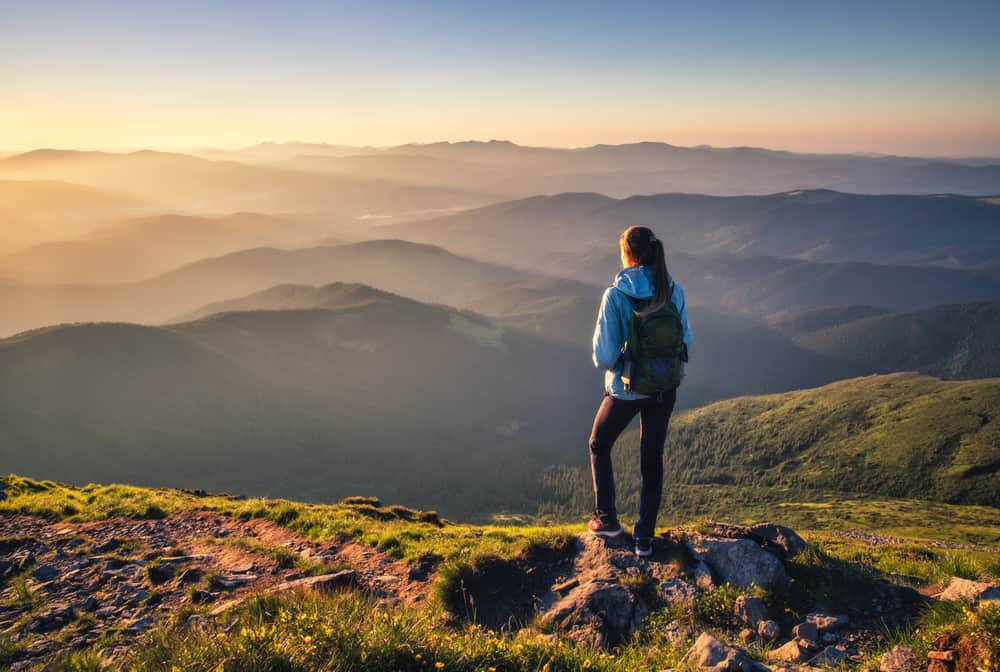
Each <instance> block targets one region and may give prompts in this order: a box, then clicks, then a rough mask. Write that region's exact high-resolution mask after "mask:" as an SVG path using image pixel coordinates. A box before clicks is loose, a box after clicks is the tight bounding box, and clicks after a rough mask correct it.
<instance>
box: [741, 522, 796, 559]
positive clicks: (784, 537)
mask: <svg viewBox="0 0 1000 672" xmlns="http://www.w3.org/2000/svg"><path fill="white" fill-rule="evenodd" d="M750 535H751V537H753V538H754V539H755V540H756V541H758V542H763V543H765V544H766V545H768V546H773V547H777V548H780V549H781V552H782V555H783V556H784V557H785V558H794V557H795V556H796V555H798V554H799V553H802V552H803V551H806V550H808V549H809V544H808V543H807V542H806V540H805V539H803V538H802V537H800V536H799V535H798V534H797V533H796V532H795V530H793V529H791V528H789V527H785V526H784V525H776V524H774V523H762V524H760V525H754V526H753V527H751V528H750Z"/></svg>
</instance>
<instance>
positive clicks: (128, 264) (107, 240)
mask: <svg viewBox="0 0 1000 672" xmlns="http://www.w3.org/2000/svg"><path fill="white" fill-rule="evenodd" d="M321 236H326V244H327V245H333V244H335V241H336V238H335V237H331V236H329V235H328V234H327V232H326V231H325V230H324V229H323V228H322V227H321V226H320V225H318V224H315V223H309V222H305V223H303V222H300V221H295V220H289V219H285V218H282V217H274V216H270V215H261V214H255V213H237V214H233V215H227V216H225V217H211V218H209V217H192V216H184V215H158V216H156V217H143V218H136V219H127V220H122V221H117V222H114V223H112V224H109V225H107V226H104V227H102V228H100V229H98V230H96V231H93V232H90V233H88V234H85V235H83V236H81V237H78V238H73V239H68V240H57V241H53V242H47V243H39V244H37V245H33V246H31V247H28V248H26V249H23V250H20V251H18V252H17V253H15V254H11V255H8V256H0V273H3V274H4V275H7V276H8V277H11V278H16V279H18V280H19V281H21V282H25V283H45V284H73V283H84V284H87V283H111V282H132V281H137V280H143V279H146V278H150V277H152V276H154V275H157V274H159V273H164V272H166V271H168V270H172V269H174V268H177V267H178V266H181V265H184V264H188V263H191V262H194V261H197V260H200V259H204V258H206V257H215V256H219V255H222V254H226V253H228V252H236V251H239V250H244V249H247V248H256V247H269V246H275V247H302V246H303V245H307V244H309V243H311V242H313V241H315V240H316V239H317V238H319V237H321ZM341 242H343V241H341Z"/></svg>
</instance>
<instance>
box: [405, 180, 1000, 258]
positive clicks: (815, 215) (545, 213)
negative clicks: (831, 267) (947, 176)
mask: <svg viewBox="0 0 1000 672" xmlns="http://www.w3.org/2000/svg"><path fill="white" fill-rule="evenodd" d="M634 224H640V225H644V226H649V227H651V228H653V230H654V231H656V232H657V233H658V234H659V235H660V236H661V237H662V238H663V240H664V242H665V244H666V245H667V248H668V250H669V251H670V252H671V253H672V254H677V253H685V254H693V255H699V256H704V255H714V254H720V253H726V254H740V255H742V256H777V257H796V258H800V259H803V260H810V261H822V262H848V261H854V262H870V263H880V264H912V265H917V264H920V265H936V266H945V267H975V266H979V265H989V264H992V263H994V262H996V261H997V259H998V258H1000V204H998V203H997V202H996V201H995V199H980V198H969V197H962V196H948V195H945V196H863V195H858V194H845V193H838V192H833V191H794V192H788V193H780V194H772V195H769V196H742V197H730V198H721V197H713V196H703V195H693V194H660V195H656V196H634V197H631V198H626V199H623V200H615V199H611V198H608V197H605V196H600V195H598V194H560V195H558V196H550V197H544V196H538V197H532V198H527V199H524V200H520V201H511V202H505V203H500V204H496V205H491V206H487V207H484V208H479V209H475V210H471V211H468V212H462V213H458V214H455V215H449V216H446V217H442V218H438V219H432V220H429V221H425V222H415V223H409V224H403V225H399V226H396V227H392V228H390V229H389V232H390V235H391V237H399V238H405V239H408V240H416V241H420V242H428V243H434V244H437V245H442V246H444V247H447V248H448V249H450V250H454V251H455V252H458V253H460V254H468V255H471V256H475V257H479V258H482V259H488V260H490V261H496V262H500V263H508V264H512V265H525V264H542V263H546V262H547V261H548V259H549V258H550V257H551V255H552V254H553V253H575V254H580V253H585V252H589V251H590V250H592V249H593V248H594V247H595V246H597V245H600V244H608V245H610V246H613V244H614V241H616V240H617V236H618V234H620V233H621V231H622V230H623V229H625V228H626V227H627V226H631V225H634Z"/></svg>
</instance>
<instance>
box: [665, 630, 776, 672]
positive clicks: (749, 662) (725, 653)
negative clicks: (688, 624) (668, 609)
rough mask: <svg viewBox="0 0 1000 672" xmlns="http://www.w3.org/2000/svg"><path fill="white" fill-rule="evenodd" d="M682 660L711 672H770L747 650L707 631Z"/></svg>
mask: <svg viewBox="0 0 1000 672" xmlns="http://www.w3.org/2000/svg"><path fill="white" fill-rule="evenodd" d="M682 662H683V663H685V664H687V665H690V666H691V667H697V668H698V669H701V670H710V671H711V672H769V670H768V668H767V667H765V666H763V665H761V664H760V663H758V662H757V661H756V660H754V659H753V658H751V657H750V655H749V654H748V653H747V652H746V651H745V650H743V649H741V648H739V647H736V646H729V645H727V644H723V643H722V642H720V641H719V640H718V639H716V638H715V637H713V636H712V635H710V634H709V633H707V632H703V633H701V635H700V636H699V637H698V639H697V640H696V641H695V643H694V645H693V646H692V647H691V648H690V649H689V650H688V652H687V653H686V654H685V655H684V658H683V660H682Z"/></svg>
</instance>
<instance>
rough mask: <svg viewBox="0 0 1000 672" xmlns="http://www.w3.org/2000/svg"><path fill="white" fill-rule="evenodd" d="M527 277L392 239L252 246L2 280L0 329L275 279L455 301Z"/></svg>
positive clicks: (128, 316) (136, 308)
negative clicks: (156, 265) (51, 280)
mask: <svg viewBox="0 0 1000 672" xmlns="http://www.w3.org/2000/svg"><path fill="white" fill-rule="evenodd" d="M526 277H531V274H530V273H527V272H524V271H515V270H511V269H507V268H503V267H499V266H494V265H491V264H488V263H483V262H480V261H475V260H472V259H467V258H463V257H459V256H456V255H453V254H450V253H448V252H446V251H445V250H442V249H440V248H436V247H433V246H429V245H419V244H414V243H408V242H403V241H398V240H377V241H368V242H364V243H357V244H351V245H341V246H335V247H310V248H301V249H296V250H279V249H274V248H258V249H252V250H242V251H239V252H234V253H231V254H227V255H223V256H221V257H214V258H211V259H204V260H200V261H197V262H193V263H190V264H187V265H185V266H182V267H180V268H177V269H174V270H172V271H169V272H167V273H163V274H161V275H158V276H156V277H153V278H150V279H148V280H144V281H142V282H135V283H117V284H107V285H86V284H72V285H42V284H21V283H8V284H7V285H6V286H5V287H4V288H3V292H0V335H2V334H8V335H9V334H14V333H17V332H19V331H23V330H25V329H31V328H35V327H40V326H44V325H51V324H59V323H63V322H82V321H87V322H91V321H129V322H147V323H157V322H162V321H164V320H168V319H171V318H173V317H174V316H176V315H179V314H181V313H184V312H187V311H190V310H194V309H195V308H198V307H200V306H202V305H205V304H208V303H213V302H216V301H223V300H228V299H232V298H234V297H239V296H244V295H246V294H249V293H252V292H258V291H262V290H265V289H268V288H270V287H273V286H275V285H281V284H309V285H323V284H328V283H331V282H338V281H340V282H360V283H364V284H367V285H371V286H373V287H377V288H378V289H382V290H384V291H390V292H396V293H398V294H402V295H405V296H408V297H411V298H416V299H419V300H425V301H440V302H451V303H461V301H462V299H463V298H465V297H466V296H469V295H471V294H474V293H475V292H476V290H477V288H478V287H480V286H482V285H489V284H491V283H499V282H508V281H512V280H518V279H523V278H526Z"/></svg>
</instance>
